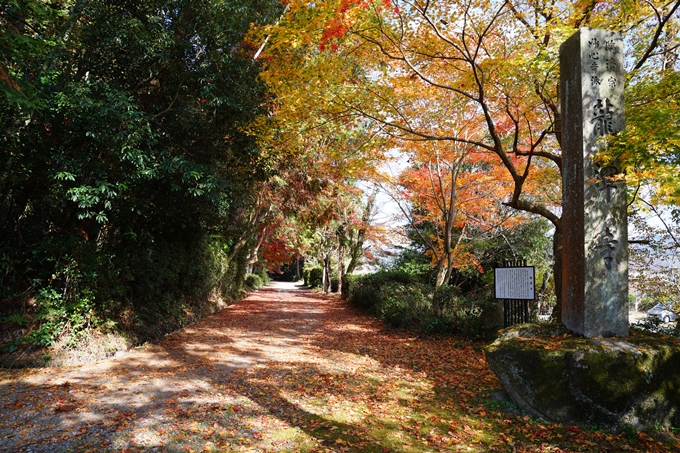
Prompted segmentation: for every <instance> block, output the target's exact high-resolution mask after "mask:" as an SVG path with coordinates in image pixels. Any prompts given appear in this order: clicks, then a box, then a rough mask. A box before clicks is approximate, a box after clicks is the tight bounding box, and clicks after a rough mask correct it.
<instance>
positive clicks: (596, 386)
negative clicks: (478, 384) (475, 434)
mask: <svg viewBox="0 0 680 453" xmlns="http://www.w3.org/2000/svg"><path fill="white" fill-rule="evenodd" d="M486 355H487V361H488V363H489V365H490V366H491V369H492V370H493V371H494V373H496V375H497V376H498V378H499V379H500V381H501V383H502V384H503V387H504V388H505V390H506V392H507V393H508V395H510V397H511V398H512V399H513V401H515V403H516V404H517V405H518V406H519V407H520V408H522V409H523V410H524V411H526V412H527V413H528V414H530V415H531V416H534V417H540V418H544V419H546V420H550V421H554V422H559V423H564V424H576V425H581V426H596V427H599V428H604V429H610V430H620V429H626V428H633V429H637V430H643V429H647V428H651V427H659V426H662V427H680V344H679V342H678V340H677V339H673V338H668V337H663V336H656V335H653V334H644V333H640V332H633V334H632V335H631V336H630V337H627V338H625V339H617V338H582V337H578V336H573V335H570V334H569V333H568V332H567V331H566V329H564V328H563V327H561V326H555V325H534V324H523V325H519V326H514V327H510V328H508V329H505V330H504V331H503V332H502V333H501V336H500V337H499V338H498V339H497V340H496V341H495V342H494V343H492V344H491V345H490V346H489V347H488V348H487V352H486Z"/></svg>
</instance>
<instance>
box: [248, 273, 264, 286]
mask: <svg viewBox="0 0 680 453" xmlns="http://www.w3.org/2000/svg"><path fill="white" fill-rule="evenodd" d="M245 285H246V287H247V288H249V289H260V288H262V286H264V282H263V281H262V277H260V276H259V275H258V274H248V275H246V281H245Z"/></svg>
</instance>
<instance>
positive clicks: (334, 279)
mask: <svg viewBox="0 0 680 453" xmlns="http://www.w3.org/2000/svg"><path fill="white" fill-rule="evenodd" d="M338 283H339V280H338V276H337V275H334V276H333V277H331V292H332V293H337V292H338V287H339V286H340V285H339V284H338Z"/></svg>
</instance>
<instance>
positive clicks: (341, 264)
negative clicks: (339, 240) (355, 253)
mask: <svg viewBox="0 0 680 453" xmlns="http://www.w3.org/2000/svg"><path fill="white" fill-rule="evenodd" d="M343 255H344V253H343V247H342V245H340V246H339V247H338V292H339V293H342V276H343V275H344V271H345V269H344V267H345V265H344V261H345V257H344V256H343Z"/></svg>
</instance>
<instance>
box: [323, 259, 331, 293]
mask: <svg viewBox="0 0 680 453" xmlns="http://www.w3.org/2000/svg"><path fill="white" fill-rule="evenodd" d="M322 288H323V292H324V293H329V292H330V291H331V254H330V252H329V253H327V254H326V256H325V257H324V259H323V284H322Z"/></svg>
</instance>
